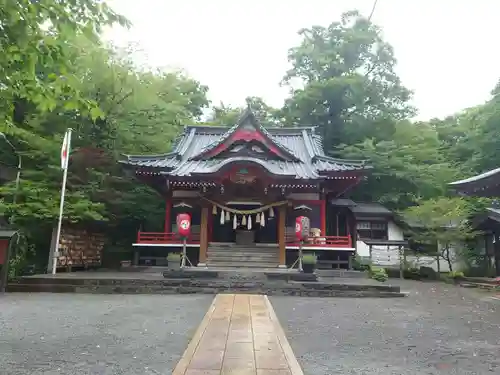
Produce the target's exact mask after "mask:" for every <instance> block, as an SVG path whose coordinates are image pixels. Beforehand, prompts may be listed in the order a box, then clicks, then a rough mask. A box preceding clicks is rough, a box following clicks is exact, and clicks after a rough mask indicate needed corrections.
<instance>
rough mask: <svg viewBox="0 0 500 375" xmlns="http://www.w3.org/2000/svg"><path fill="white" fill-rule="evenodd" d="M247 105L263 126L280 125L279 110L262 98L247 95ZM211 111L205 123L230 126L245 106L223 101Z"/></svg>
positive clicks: (234, 122) (281, 123)
mask: <svg viewBox="0 0 500 375" xmlns="http://www.w3.org/2000/svg"><path fill="white" fill-rule="evenodd" d="M245 101H246V103H247V107H250V108H251V109H252V111H253V112H254V113H255V115H256V116H257V118H258V119H259V121H260V123H261V124H262V125H263V126H265V127H274V126H282V125H283V122H282V121H280V120H281V119H280V115H281V113H282V111H281V110H279V109H276V108H273V107H271V106H269V105H268V104H267V103H266V102H265V101H264V99H262V98H260V97H257V96H249V97H247V98H246V99H245ZM211 110H212V112H211V114H210V115H209V117H208V119H207V120H206V123H207V124H210V125H219V126H228V127H231V126H233V125H234V124H236V122H237V121H238V118H239V117H240V115H241V113H242V112H243V111H244V110H245V107H231V106H227V105H225V104H224V103H220V105H218V106H213V107H212V108H211Z"/></svg>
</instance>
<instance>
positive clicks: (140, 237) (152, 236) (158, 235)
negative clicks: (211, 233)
mask: <svg viewBox="0 0 500 375" xmlns="http://www.w3.org/2000/svg"><path fill="white" fill-rule="evenodd" d="M186 242H187V243H188V244H199V243H200V234H199V233H191V234H190V236H189V238H188V239H187V241H186ZM137 243H142V244H158V245H161V244H179V245H180V244H182V239H181V238H180V237H179V235H178V234H177V233H162V232H137Z"/></svg>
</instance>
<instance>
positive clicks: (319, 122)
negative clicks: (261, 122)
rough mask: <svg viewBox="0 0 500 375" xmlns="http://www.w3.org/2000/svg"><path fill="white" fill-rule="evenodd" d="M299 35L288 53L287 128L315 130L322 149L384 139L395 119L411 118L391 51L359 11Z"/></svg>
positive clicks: (378, 32)
mask: <svg viewBox="0 0 500 375" xmlns="http://www.w3.org/2000/svg"><path fill="white" fill-rule="evenodd" d="M299 34H300V36H301V37H302V42H301V43H300V45H299V46H297V47H295V48H292V49H291V50H290V52H289V61H290V62H291V64H292V68H291V69H290V70H289V71H288V73H287V74H286V76H285V77H284V83H286V84H288V85H289V86H290V87H291V88H292V95H291V97H290V98H289V99H287V100H286V103H285V106H284V108H283V116H284V117H285V118H286V119H287V122H288V124H290V125H304V124H310V125H315V126H318V127H319V129H320V132H321V134H322V136H323V138H324V144H325V149H326V150H328V151H331V150H333V149H334V148H335V147H337V146H339V145H341V144H353V143H358V142H361V141H363V140H364V139H365V138H377V139H380V138H383V139H387V137H389V136H390V135H391V132H392V128H393V126H394V120H401V119H405V118H407V117H408V116H410V115H412V114H414V113H415V110H414V108H412V107H411V106H410V105H409V104H408V100H409V99H410V97H411V92H410V91H409V90H408V89H406V88H405V87H404V86H403V85H402V83H401V81H400V79H399V77H398V76H397V74H396V73H395V71H394V65H395V63H396V59H395V57H394V52H393V49H392V47H391V46H390V45H389V44H388V43H387V42H385V41H384V40H383V38H382V35H381V30H380V28H379V27H377V26H375V25H374V24H372V23H370V21H369V20H368V19H366V18H364V17H362V16H361V15H360V14H359V13H358V12H348V13H345V14H343V15H342V17H341V20H340V22H334V23H332V24H331V25H329V26H328V27H321V26H314V27H312V28H308V29H303V30H301V31H300V32H299Z"/></svg>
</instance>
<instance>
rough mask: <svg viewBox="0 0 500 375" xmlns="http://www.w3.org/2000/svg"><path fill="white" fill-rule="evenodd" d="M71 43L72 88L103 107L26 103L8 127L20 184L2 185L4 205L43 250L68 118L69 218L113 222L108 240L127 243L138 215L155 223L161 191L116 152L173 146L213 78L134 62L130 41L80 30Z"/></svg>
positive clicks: (0, 208) (0, 207)
mask: <svg viewBox="0 0 500 375" xmlns="http://www.w3.org/2000/svg"><path fill="white" fill-rule="evenodd" d="M71 45H72V46H73V47H72V48H74V50H70V52H71V53H70V54H69V55H70V56H71V57H72V61H71V64H69V65H70V66H71V68H70V69H71V70H70V71H69V72H70V74H72V75H75V76H79V77H80V81H79V82H78V84H77V86H76V87H74V89H75V90H77V91H78V92H79V93H80V95H81V96H82V97H83V98H85V100H92V101H94V102H95V103H96V104H97V105H98V108H99V110H100V115H99V116H98V117H93V116H91V115H89V113H88V112H87V111H82V110H81V109H80V108H78V107H77V106H68V103H67V102H64V101H59V102H57V104H56V106H55V108H54V109H53V110H51V111H41V110H39V109H38V108H37V107H27V108H25V116H24V117H25V120H24V121H23V122H22V123H20V124H17V126H16V128H15V129H16V131H15V132H13V133H12V134H11V135H9V137H10V139H11V140H12V142H13V143H15V144H16V147H17V148H18V150H20V152H21V153H22V155H23V172H22V181H21V185H20V186H21V190H20V192H19V194H18V200H17V202H16V204H14V203H13V199H12V197H13V195H14V193H15V187H14V186H13V184H8V185H5V186H2V187H1V188H0V197H1V200H0V214H3V215H5V216H7V217H13V216H15V218H16V220H15V221H16V225H17V226H19V227H21V228H23V229H24V231H25V232H26V233H28V234H29V236H30V241H31V243H36V244H37V251H38V250H40V249H46V248H48V243H46V242H47V241H49V240H50V230H51V229H52V226H53V225H54V223H55V221H56V219H57V214H58V207H59V194H60V186H61V176H62V173H61V171H60V167H59V152H60V147H61V142H62V136H63V134H64V132H65V130H66V129H67V128H68V127H71V128H73V129H74V133H73V142H72V146H73V152H72V157H71V163H70V167H69V173H68V186H67V200H66V204H65V211H64V219H65V220H67V221H72V222H83V223H85V222H88V221H95V220H98V221H102V222H107V227H108V235H109V236H110V237H112V240H114V241H117V243H119V244H120V245H122V246H125V245H126V246H129V245H130V244H131V243H132V242H133V238H134V237H135V233H136V231H137V229H138V228H139V227H140V226H141V225H143V226H145V227H148V226H150V227H154V226H155V228H154V230H159V225H162V224H161V223H163V219H164V212H165V211H164V209H165V208H164V199H163V198H162V197H161V195H159V193H161V192H155V191H153V190H151V189H149V188H148V187H147V186H146V185H145V184H140V183H137V182H136V181H134V178H133V176H128V175H125V174H124V173H123V171H122V169H121V168H120V166H119V165H118V159H119V158H120V156H121V154H122V153H163V152H168V151H169V150H170V147H171V143H172V141H173V139H174V138H175V137H176V136H177V135H178V133H179V132H180V131H181V129H182V127H183V126H184V125H185V124H186V123H194V122H195V121H196V120H198V119H199V117H200V116H201V114H202V113H203V108H204V107H205V106H207V105H208V100H207V98H206V91H207V88H206V87H205V86H202V85H200V84H199V82H197V81H195V80H192V79H191V78H189V77H187V76H185V75H183V74H181V73H179V72H156V71H155V72H150V71H145V70H144V69H140V68H137V67H135V66H134V65H133V64H132V63H131V54H133V53H134V51H133V50H131V49H127V51H124V50H121V49H116V48H113V47H109V48H107V47H105V46H102V45H100V44H98V43H94V42H92V41H91V40H89V39H88V38H85V37H83V36H80V37H76V38H74V39H73V41H72V43H71ZM78 50H85V51H86V53H85V54H83V55H82V54H79V53H77V51H78ZM159 186H161V184H159ZM35 229H36V230H35ZM44 241H45V242H44ZM44 260H46V257H45V259H44Z"/></svg>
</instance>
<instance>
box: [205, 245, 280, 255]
mask: <svg viewBox="0 0 500 375" xmlns="http://www.w3.org/2000/svg"><path fill="white" fill-rule="evenodd" d="M207 250H208V251H217V252H221V253H260V254H273V253H275V254H277V253H278V252H279V249H277V248H276V249H275V248H269V249H266V248H253V247H245V248H232V247H227V248H219V247H210V246H209V247H208V249H207Z"/></svg>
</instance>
